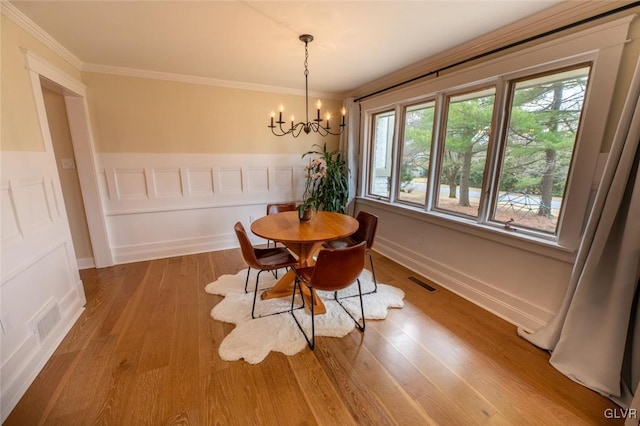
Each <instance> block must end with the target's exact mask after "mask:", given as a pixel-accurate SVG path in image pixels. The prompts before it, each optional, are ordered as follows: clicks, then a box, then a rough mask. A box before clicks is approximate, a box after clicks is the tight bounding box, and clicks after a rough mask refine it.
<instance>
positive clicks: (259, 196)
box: [98, 153, 308, 263]
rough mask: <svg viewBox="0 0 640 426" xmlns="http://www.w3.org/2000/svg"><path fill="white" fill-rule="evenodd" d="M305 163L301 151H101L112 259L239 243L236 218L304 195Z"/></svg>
mask: <svg viewBox="0 0 640 426" xmlns="http://www.w3.org/2000/svg"><path fill="white" fill-rule="evenodd" d="M307 162H308V160H306V159H301V158H300V155H267V154H259V155H251V154H139V153H136V154H99V155H98V169H99V170H102V171H103V176H104V179H103V184H104V187H103V188H102V189H101V190H102V191H103V193H102V197H103V201H104V205H105V207H106V209H107V212H106V215H107V217H106V219H107V227H108V230H109V237H110V241H111V245H112V254H113V257H114V260H115V262H116V263H125V262H134V261H140V260H146V259H154V258H161V257H168V256H177V255H181V254H188V253H197V252H203V251H210V250H220V249H226V248H230V247H236V246H237V244H238V243H237V241H236V237H235V234H234V233H233V225H234V224H235V222H237V221H241V222H242V223H243V224H244V225H245V227H246V228H247V229H248V228H249V226H250V224H251V221H252V220H253V219H256V218H258V217H261V216H263V215H264V214H265V205H266V204H268V203H272V202H283V201H299V200H300V199H301V198H302V192H303V191H304V186H305V184H304V179H305V171H304V166H305V164H307ZM147 176H149V177H151V179H150V181H151V184H149V185H146V184H145V182H147V180H149V178H148V177H147ZM109 194H118V196H116V197H110V196H109ZM254 242H256V243H260V242H261V240H260V239H259V238H256V237H254Z"/></svg>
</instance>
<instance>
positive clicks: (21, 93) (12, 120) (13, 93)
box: [0, 15, 80, 151]
mask: <svg viewBox="0 0 640 426" xmlns="http://www.w3.org/2000/svg"><path fill="white" fill-rule="evenodd" d="M1 19H2V21H1V24H0V26H1V28H0V34H1V37H0V39H1V43H2V44H1V48H0V50H1V52H0V54H1V55H2V56H1V58H2V59H1V60H2V63H1V68H0V76H1V78H0V80H1V93H0V102H1V106H2V108H0V120H1V124H0V127H1V128H2V130H1V137H0V150H3V151H5V150H11V151H44V142H43V140H42V135H41V133H40V125H39V123H38V115H37V112H36V106H35V103H34V100H33V93H32V90H31V82H30V80H29V78H30V77H29V73H28V72H27V70H26V69H25V60H24V54H23V53H22V50H21V48H25V49H28V50H30V51H31V52H33V53H35V54H36V55H38V56H40V57H42V58H43V59H45V60H46V61H48V62H50V63H51V64H53V65H55V66H57V67H59V68H60V69H62V70H64V71H65V72H66V73H68V74H69V75H71V76H73V77H74V78H77V79H78V80H80V72H79V71H78V70H77V69H76V68H74V67H73V66H71V65H70V64H69V63H68V62H66V61H65V60H64V59H62V58H61V57H60V56H58V55H56V54H55V53H53V52H52V51H51V50H49V49H48V48H47V47H45V46H44V45H43V44H42V43H40V42H39V41H38V40H36V39H35V38H34V37H32V36H31V35H29V34H28V33H26V32H25V31H24V30H22V29H21V28H20V27H18V26H17V25H15V24H14V23H13V22H11V21H10V20H9V19H7V18H6V17H5V16H4V15H1Z"/></svg>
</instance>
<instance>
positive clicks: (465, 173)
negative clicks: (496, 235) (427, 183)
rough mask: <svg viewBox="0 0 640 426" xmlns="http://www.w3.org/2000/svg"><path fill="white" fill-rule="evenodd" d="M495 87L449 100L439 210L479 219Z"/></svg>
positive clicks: (437, 195) (443, 147) (439, 187)
mask: <svg viewBox="0 0 640 426" xmlns="http://www.w3.org/2000/svg"><path fill="white" fill-rule="evenodd" d="M494 100H495V88H493V87H492V88H490V89H485V90H480V91H474V92H471V93H465V94H462V95H456V96H451V97H448V98H447V101H446V103H447V114H446V124H445V126H446V130H445V133H444V134H445V140H444V144H443V145H442V149H441V150H440V156H439V159H438V160H439V166H440V167H439V170H440V175H439V181H438V185H437V188H438V190H437V191H436V194H434V195H435V198H436V200H437V202H436V203H435V205H436V206H437V208H438V209H442V210H448V211H450V212H455V213H459V214H464V215H467V216H473V217H477V216H478V209H479V207H480V194H481V193H482V186H483V179H484V168H485V163H486V160H487V148H488V146H489V136H490V135H491V120H492V118H493V104H494Z"/></svg>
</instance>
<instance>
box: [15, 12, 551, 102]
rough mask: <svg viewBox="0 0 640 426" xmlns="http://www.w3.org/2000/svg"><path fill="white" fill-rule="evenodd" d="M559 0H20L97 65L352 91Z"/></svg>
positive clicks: (76, 52) (33, 17) (90, 65)
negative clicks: (304, 38)
mask: <svg viewBox="0 0 640 426" xmlns="http://www.w3.org/2000/svg"><path fill="white" fill-rule="evenodd" d="M560 2H561V1H559V0H511V1H505V0H470V1H459V0H454V1H451V0H431V1H333V2H325V1H290V2H281V1H279V2H277V1H183V0H174V1H154V0H147V1H126V0H125V1H122V0H120V1H96V0H83V1H55V0H53V1H51V0H50V1H31V0H29V1H19V0H11V1H10V3H11V4H12V5H13V6H15V7H16V8H17V9H19V10H20V11H21V12H22V13H24V14H25V15H26V16H27V17H29V18H30V19H31V20H32V21H34V22H35V23H36V24H37V25H38V26H39V27H41V28H42V29H43V30H44V31H46V32H47V33H48V34H49V35H50V36H51V37H53V38H54V39H55V40H57V41H58V42H59V43H60V44H62V45H63V46H64V47H65V48H66V49H68V50H69V51H70V52H71V53H72V54H73V55H75V56H76V57H77V58H78V59H79V60H80V61H81V62H82V63H83V64H84V65H85V66H86V68H87V69H92V68H93V69H96V67H95V66H96V65H99V66H104V67H122V68H130V69H135V70H145V71H156V72H165V73H173V74H180V75H186V76H196V77H204V78H209V79H217V80H225V81H229V82H239V83H249V84H252V85H261V86H269V87H271V88H274V89H276V88H278V89H280V88H285V89H287V88H288V89H298V90H300V89H304V65H303V62H304V44H303V43H302V42H301V41H299V40H298V36H299V35H300V34H302V33H310V34H312V35H313V36H314V37H315V40H314V41H313V42H312V43H310V44H309V88H310V90H313V91H314V92H324V93H335V94H341V93H346V92H348V91H350V90H352V89H355V88H357V87H359V86H361V85H363V84H365V83H367V82H370V81H372V80H374V79H377V78H379V77H382V76H384V75H386V74H388V73H390V72H392V71H394V70H397V69H399V68H402V67H405V66H408V65H411V64H413V63H415V62H418V61H420V60H422V59H424V58H427V57H429V56H432V55H434V54H436V53H440V52H442V51H444V50H447V49H449V48H451V47H453V46H456V45H458V44H461V43H463V42H465V41H468V40H470V39H472V38H475V37H478V36H480V35H482V34H485V33H488V32H491V31H492V30H495V29H498V28H500V27H503V26H505V25H507V24H510V23H512V22H515V21H517V20H519V19H521V18H524V17H526V16H528V15H532V14H534V13H536V12H538V11H541V10H543V9H546V8H549V7H551V6H553V5H555V4H557V3H560Z"/></svg>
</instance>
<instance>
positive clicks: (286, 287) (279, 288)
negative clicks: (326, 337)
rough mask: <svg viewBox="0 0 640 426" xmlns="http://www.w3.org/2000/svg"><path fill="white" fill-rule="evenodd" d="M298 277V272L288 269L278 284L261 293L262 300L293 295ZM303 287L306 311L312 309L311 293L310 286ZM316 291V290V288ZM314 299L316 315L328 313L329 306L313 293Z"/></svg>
mask: <svg viewBox="0 0 640 426" xmlns="http://www.w3.org/2000/svg"><path fill="white" fill-rule="evenodd" d="M295 279H296V273H295V272H294V271H292V270H291V271H287V273H286V274H284V275H283V276H282V278H280V279H279V280H278V282H277V283H276V285H275V286H274V287H273V288H272V289H271V290H265V291H263V292H262V294H261V295H260V298H261V299H262V300H269V299H276V298H280V297H291V296H292V295H293V283H294V281H295ZM301 287H302V296H303V297H304V306H305V308H304V309H305V310H306V311H309V312H310V311H311V308H310V306H311V293H310V292H309V288H308V287H306V286H304V285H303V286H301ZM314 291H315V290H314ZM313 300H314V302H315V304H314V306H313V312H314V313H315V314H316V315H322V314H325V313H327V308H326V307H325V306H324V303H322V300H320V297H318V295H317V294H314V295H313Z"/></svg>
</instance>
